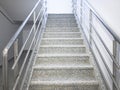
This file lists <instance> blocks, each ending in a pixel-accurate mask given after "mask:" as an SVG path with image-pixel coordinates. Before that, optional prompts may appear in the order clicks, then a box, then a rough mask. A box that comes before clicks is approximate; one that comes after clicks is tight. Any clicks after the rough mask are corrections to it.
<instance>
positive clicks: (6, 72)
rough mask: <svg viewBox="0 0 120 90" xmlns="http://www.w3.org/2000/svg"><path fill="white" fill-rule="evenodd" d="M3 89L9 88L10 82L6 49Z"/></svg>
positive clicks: (7, 89) (5, 51)
mask: <svg viewBox="0 0 120 90" xmlns="http://www.w3.org/2000/svg"><path fill="white" fill-rule="evenodd" d="M2 70H3V90H9V82H8V52H7V50H6V49H4V51H3V66H2Z"/></svg>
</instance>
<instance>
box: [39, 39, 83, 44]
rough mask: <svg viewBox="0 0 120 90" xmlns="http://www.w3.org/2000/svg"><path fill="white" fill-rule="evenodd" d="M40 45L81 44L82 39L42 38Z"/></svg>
mask: <svg viewBox="0 0 120 90" xmlns="http://www.w3.org/2000/svg"><path fill="white" fill-rule="evenodd" d="M41 45H83V40H82V39H77V40H76V39H73V40H72V39H71V40H64V39H52V40H51V39H48V40H42V42H41Z"/></svg>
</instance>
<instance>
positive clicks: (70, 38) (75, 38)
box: [42, 38, 83, 40]
mask: <svg viewBox="0 0 120 90" xmlns="http://www.w3.org/2000/svg"><path fill="white" fill-rule="evenodd" d="M52 39H56V40H61V39H63V40H83V38H42V40H52Z"/></svg>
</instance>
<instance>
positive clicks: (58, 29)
mask: <svg viewBox="0 0 120 90" xmlns="http://www.w3.org/2000/svg"><path fill="white" fill-rule="evenodd" d="M45 32H79V30H78V28H77V27H72V28H71V27H46V31H45Z"/></svg>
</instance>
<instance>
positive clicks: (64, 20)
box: [47, 18, 76, 23]
mask: <svg viewBox="0 0 120 90" xmlns="http://www.w3.org/2000/svg"><path fill="white" fill-rule="evenodd" d="M54 21H56V22H70V23H71V22H76V21H75V19H73V18H63V19H62V18H61V19H59V18H58V19H52V18H51V19H47V22H51V23H52V22H54Z"/></svg>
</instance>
